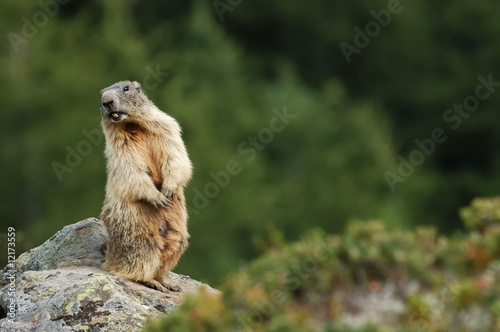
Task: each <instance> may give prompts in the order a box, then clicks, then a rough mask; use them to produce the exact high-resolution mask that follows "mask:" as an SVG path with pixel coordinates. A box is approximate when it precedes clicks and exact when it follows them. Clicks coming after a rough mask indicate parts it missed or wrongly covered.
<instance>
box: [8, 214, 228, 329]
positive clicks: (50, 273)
mask: <svg viewBox="0 0 500 332" xmlns="http://www.w3.org/2000/svg"><path fill="white" fill-rule="evenodd" d="M106 237H107V234H106V229H105V228H104V225H103V224H102V223H100V222H99V220H97V219H95V218H89V219H86V220H83V221H80V222H78V223H76V224H73V225H69V226H66V227H64V228H63V229H62V230H61V231H59V232H57V233H56V234H55V235H54V236H52V237H51V238H50V239H49V240H47V241H45V243H43V244H42V245H41V246H39V247H37V248H34V249H32V250H30V251H28V252H26V253H24V254H22V255H21V256H19V257H18V258H17V260H16V262H15V264H14V266H6V267H5V268H4V269H3V271H2V274H1V276H0V277H1V279H0V318H1V319H0V330H1V331H87V332H88V331H135V330H138V329H141V328H142V327H143V326H144V325H145V323H146V320H147V319H148V317H153V316H159V315H162V314H164V313H168V312H169V311H171V310H172V309H174V308H175V307H176V306H177V305H178V304H179V303H180V302H181V301H182V299H183V297H184V296H185V295H186V294H189V293H195V292H197V291H198V289H199V288H200V287H203V288H205V289H206V290H208V291H209V292H213V293H218V291H217V290H215V289H213V288H211V287H210V286H208V285H205V284H202V283H200V282H198V281H196V280H193V279H191V278H189V277H187V276H183V275H179V274H176V273H173V272H170V273H169V274H168V275H167V276H166V278H167V279H170V280H169V281H170V282H172V283H174V284H178V285H180V286H181V287H182V292H171V293H170V294H165V293H162V292H159V291H156V290H153V289H150V288H147V287H145V286H143V285H141V284H138V283H135V282H132V281H130V280H127V279H125V278H122V277H119V276H116V275H113V274H109V273H107V272H106V271H104V270H103V269H102V268H101V264H102V263H103V262H104V257H105V254H104V247H105V245H104V243H105V240H106ZM11 281H14V282H15V290H14V288H13V284H12V283H11ZM14 304H15V318H14V319H10V317H11V316H10V315H8V314H9V313H10V312H12V311H11V309H12V310H14V306H13V305H14Z"/></svg>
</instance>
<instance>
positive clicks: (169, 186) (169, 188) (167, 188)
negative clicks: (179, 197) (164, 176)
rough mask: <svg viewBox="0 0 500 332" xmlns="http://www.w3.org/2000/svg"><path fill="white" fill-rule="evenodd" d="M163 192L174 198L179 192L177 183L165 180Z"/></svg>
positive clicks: (166, 195)
mask: <svg viewBox="0 0 500 332" xmlns="http://www.w3.org/2000/svg"><path fill="white" fill-rule="evenodd" d="M161 192H162V193H163V195H165V197H168V198H169V199H172V198H173V197H174V195H175V193H176V192H177V184H175V183H167V182H165V183H163V186H162V187H161Z"/></svg>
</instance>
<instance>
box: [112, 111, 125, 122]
mask: <svg viewBox="0 0 500 332" xmlns="http://www.w3.org/2000/svg"><path fill="white" fill-rule="evenodd" d="M125 114H126V113H125V112H123V111H110V112H109V117H110V119H111V121H113V122H118V121H121V120H123V116H124V115H125Z"/></svg>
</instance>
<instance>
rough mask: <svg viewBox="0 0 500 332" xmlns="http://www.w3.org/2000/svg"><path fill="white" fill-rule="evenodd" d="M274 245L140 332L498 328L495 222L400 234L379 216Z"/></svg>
mask: <svg viewBox="0 0 500 332" xmlns="http://www.w3.org/2000/svg"><path fill="white" fill-rule="evenodd" d="M485 201H486V200H477V201H476V202H475V204H474V205H477V203H478V202H479V203H481V202H482V203H484V202H485ZM489 201H491V200H489ZM495 202H496V203H497V204H498V202H499V199H496V200H495ZM478 210H481V212H483V213H491V212H492V210H495V211H496V212H498V208H496V207H495V208H491V207H486V206H485V205H483V207H481V208H479V209H478ZM270 243H274V244H272V245H271V246H270V247H269V248H268V251H267V252H266V253H265V254H263V255H262V256H261V257H259V258H258V259H256V260H254V261H252V262H251V263H250V264H249V265H248V266H247V267H245V268H243V269H241V270H240V271H238V272H237V273H233V274H231V275H230V276H229V277H228V278H227V280H226V281H225V282H224V283H223V285H222V287H221V289H220V290H221V293H220V294H217V295H214V294H211V293H208V292H206V291H201V292H200V293H198V294H195V295H191V296H189V297H188V298H187V299H186V300H185V301H184V302H183V303H182V304H181V305H180V306H179V307H178V308H177V309H176V310H174V311H172V312H171V313H169V314H168V315H166V316H164V317H162V318H161V319H153V320H151V321H150V322H149V324H148V325H147V328H146V329H145V330H146V331H150V332H154V331H179V332H180V331H331V332H333V331H338V332H347V331H352V332H354V331H358V332H361V331H366V332H368V331H373V332H382V331H387V332H410V331H413V332H417V331H429V332H438V331H457V332H459V331H463V332H472V331H477V332H479V331H483V332H486V331H498V330H499V329H500V318H499V317H500V315H499V314H500V310H499V309H500V301H499V300H498V296H499V293H500V281H499V280H500V279H499V277H500V223H499V222H498V220H497V221H495V222H494V223H491V224H490V225H488V226H486V227H485V228H484V229H483V231H481V232H478V231H471V232H470V233H461V232H457V233H456V234H454V235H453V236H441V235H439V234H438V233H437V232H436V229H435V228H434V227H430V226H425V227H423V226H419V227H417V228H416V229H415V230H412V231H401V230H395V229H392V228H390V227H387V225H386V224H385V223H384V222H382V221H369V222H350V223H348V224H347V226H346V229H345V231H344V232H342V234H341V235H340V236H339V235H327V234H325V233H324V232H323V231H320V230H315V231H311V232H309V233H308V234H307V235H305V236H304V237H303V238H302V240H301V241H299V242H296V243H293V244H290V245H285V244H283V243H280V242H279V241H278V242H275V241H271V242H270Z"/></svg>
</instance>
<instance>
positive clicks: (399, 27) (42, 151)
mask: <svg viewBox="0 0 500 332" xmlns="http://www.w3.org/2000/svg"><path fill="white" fill-rule="evenodd" d="M61 2H63V1H61ZM222 2H224V1H222ZM224 3H226V4H228V2H224ZM231 4H232V5H228V6H229V7H230V9H227V10H225V11H221V9H220V8H219V7H217V8H215V7H214V6H213V2H210V1H201V0H198V1H196V0H193V1H183V2H175V3H173V2H172V3H171V2H163V3H161V2H155V3H144V2H139V1H137V0H126V1H125V0H123V1H117V0H106V1H94V0H90V1H69V2H67V3H66V4H61V5H58V4H57V2H56V1H55V0H42V1H41V2H35V1H33V2H20V1H14V0H6V1H3V2H2V3H1V4H0V9H1V12H2V13H3V16H2V20H0V31H1V32H2V35H3V36H4V42H3V47H2V48H0V68H1V69H2V70H0V77H1V79H2V81H3V82H4V84H3V88H2V89H0V100H2V108H3V123H4V124H5V125H4V127H3V130H2V131H1V133H0V137H1V140H2V158H3V162H2V163H1V164H0V174H2V181H1V186H2V187H1V190H0V193H1V195H2V196H1V201H2V211H1V212H2V213H1V216H2V217H1V221H0V227H1V228H3V229H4V230H3V231H2V230H1V229H0V233H2V236H3V237H2V239H1V240H2V242H1V244H2V245H1V248H0V249H1V250H4V249H5V248H6V245H5V244H6V241H5V239H6V234H5V233H6V228H7V227H8V226H14V227H15V228H16V230H17V232H16V243H17V247H16V250H17V252H16V253H17V254H20V253H21V252H22V251H25V250H27V249H29V248H31V247H33V246H36V245H38V244H40V243H41V242H43V241H44V240H45V239H47V238H48V237H50V236H51V235H52V234H54V233H55V232H56V231H57V230H59V229H60V228H61V227H62V226H63V225H66V224H70V223H74V222H77V221H79V220H82V219H84V218H87V217H90V216H98V215H99V214H100V209H101V205H102V200H103V196H104V185H105V178H106V175H105V160H104V157H103V147H104V145H103V142H102V141H101V142H100V143H95V144H94V142H93V141H91V140H90V139H89V138H88V136H86V135H85V133H93V134H95V133H96V131H99V132H100V130H101V129H100V119H99V111H98V109H99V106H100V105H99V104H100V97H99V91H100V90H101V89H102V88H103V87H106V86H109V85H110V84H112V83H114V82H116V81H119V80H124V79H131V80H137V81H139V82H141V83H142V84H143V87H144V89H145V90H146V93H147V94H148V96H149V97H150V98H151V99H152V100H153V101H154V102H155V103H156V104H157V105H158V106H159V107H160V109H162V110H163V111H165V112H167V113H169V114H170V115H172V116H173V117H175V118H176V119H178V120H179V122H180V123H181V126H182V127H183V130H184V139H185V142H186V145H187V148H188V151H189V153H190V156H191V159H192V161H193V164H194V166H195V174H194V178H193V180H192V181H191V183H190V185H189V187H188V188H187V190H186V197H187V201H188V205H189V209H190V221H189V223H190V224H189V230H190V233H191V235H192V237H191V244H190V248H189V250H188V252H187V253H186V254H185V255H184V256H183V258H182V260H181V263H180V265H179V266H178V267H177V268H176V271H177V272H179V273H183V274H190V275H191V276H192V277H193V278H196V279H199V280H202V281H207V282H210V283H212V284H215V285H216V284H217V283H219V282H220V281H221V280H222V276H223V275H225V274H226V273H227V272H229V271H231V270H234V269H235V266H237V265H239V264H241V263H244V262H246V261H247V260H249V259H250V258H252V257H255V256H256V254H257V250H255V249H254V248H255V246H254V242H259V239H260V238H262V237H265V234H266V233H267V232H268V230H269V229H277V230H279V231H282V232H283V234H284V235H283V237H284V238H285V239H286V240H295V239H298V238H299V237H300V235H301V234H303V233H304V232H306V231H307V230H309V229H310V228H312V227H320V228H322V229H323V230H325V231H326V232H328V233H331V232H338V231H340V230H342V229H343V227H344V223H345V222H346V221H347V220H350V219H353V218H360V219H369V218H382V219H384V220H386V221H387V222H388V223H389V224H391V225H393V226H398V227H410V226H412V225H415V224H417V223H423V224H432V225H436V226H437V227H439V228H440V229H441V230H443V231H451V230H454V229H456V228H460V227H461V226H460V224H459V223H458V222H457V220H458V216H457V213H456V211H457V209H458V207H460V206H462V205H464V204H465V203H466V202H468V201H470V199H471V198H472V197H474V196H491V195H495V194H498V189H497V188H499V187H500V175H498V174H496V169H498V166H499V164H500V158H499V157H498V155H497V154H496V145H497V144H496V143H497V142H498V137H499V136H498V135H499V132H500V131H499V130H497V127H498V123H500V121H497V120H498V118H499V117H500V115H499V114H498V112H497V111H496V110H497V109H498V106H499V104H500V98H499V97H498V95H497V94H495V93H492V94H491V97H489V98H488V99H487V100H485V101H481V103H480V105H479V107H478V109H477V111H475V112H474V113H470V114H467V115H468V116H467V118H465V117H464V118H463V119H462V120H463V121H462V123H461V126H460V127H459V128H457V129H456V130H454V129H452V128H450V125H449V123H447V122H446V121H445V120H444V119H443V114H444V113H445V111H447V109H449V108H450V107H452V105H453V104H454V103H462V102H463V100H464V98H466V97H467V96H469V95H471V94H473V93H474V91H475V88H476V86H477V85H478V79H477V77H478V76H479V75H482V76H483V77H488V75H490V74H491V75H492V76H493V80H494V81H496V80H497V75H496V73H497V72H498V71H497V69H498V66H499V64H498V59H500V38H498V37H499V36H500V24H499V23H498V19H497V18H498V10H499V7H498V4H495V3H493V2H491V1H487V0H480V1H474V2H472V0H464V1H461V2H458V3H453V4H451V3H450V4H444V3H436V2H433V1H430V0H420V1H412V2H410V1H408V2H401V6H402V7H403V10H402V11H401V12H400V13H399V14H397V15H392V17H391V22H390V23H389V24H388V25H387V26H386V27H381V29H380V33H379V34H378V35H376V36H374V37H372V38H370V39H371V40H370V43H369V44H368V45H367V46H366V47H363V48H362V49H361V51H360V52H359V54H353V55H352V57H351V62H350V63H348V62H347V61H346V59H345V58H344V55H343V53H342V50H341V49H340V47H339V44H340V43H341V42H345V43H349V44H353V45H354V41H355V38H356V32H355V31H354V30H353V28H355V27H359V28H360V29H361V30H363V31H364V30H365V25H366V24H367V23H368V22H370V21H374V20H375V19H374V16H373V14H371V13H370V11H372V10H373V11H375V12H377V13H380V11H381V10H385V9H386V8H387V6H388V4H387V1H379V0H376V1H361V2H359V1H358V2H352V1H340V2H339V1H336V2H335V1H334V2H332V1H326V0H320V1H316V2H313V3H309V2H303V1H273V2H266V1H262V0H255V1H241V2H237V1H233V2H231ZM229 7H228V8H229ZM221 17H222V18H223V21H221ZM478 21H480V22H481V24H477V23H476V22H478ZM498 80H500V76H498ZM285 111H286V112H287V113H288V114H290V117H289V118H288V119H285V120H281V122H277V120H275V118H276V117H277V115H276V114H283V113H284V112H285ZM278 118H279V116H278ZM273 124H274V125H276V124H278V125H279V128H282V129H280V130H273V128H275V129H276V128H277V127H276V126H274V127H273V126H272V125H273ZM435 128H443V130H444V131H445V133H446V135H447V137H448V138H447V140H446V141H445V142H444V143H442V144H438V145H437V146H436V147H435V152H434V153H433V154H431V155H430V156H428V157H427V156H426V158H425V160H424V162H423V164H422V165H421V166H418V167H415V168H414V170H413V171H412V172H410V173H411V174H410V175H409V176H407V177H406V176H405V177H404V179H403V182H400V183H397V184H396V185H395V189H396V190H395V192H392V191H391V190H390V187H389V186H388V184H387V181H386V178H385V176H384V174H385V173H386V172H387V171H390V172H393V173H395V174H397V173H398V167H399V166H400V159H398V158H397V157H398V156H401V157H402V158H405V159H406V160H408V158H409V157H410V156H411V152H412V151H415V149H417V146H416V144H415V142H414V140H416V139H418V140H425V139H428V138H429V137H430V135H431V132H432V130H433V129H435ZM89 146H90V148H89ZM75 151H76V152H75ZM75 153H76V154H77V156H75ZM54 162H56V163H59V164H60V165H65V166H68V165H69V164H71V165H73V166H68V167H69V169H70V171H66V172H63V173H62V174H61V172H59V176H58V175H57V172H56V171H55V170H54ZM59 164H57V165H59ZM229 169H231V170H235V169H236V170H238V172H236V171H235V172H233V173H234V175H230V176H229V182H228V180H227V177H225V176H224V172H227V171H228V170H229ZM236 173H237V174H236ZM60 177H62V181H60ZM214 178H216V179H217V180H215V179H214ZM201 196H203V197H201ZM4 251H5V252H6V249H5V250H4ZM6 256H7V255H6V254H5V255H0V263H2V264H0V265H3V264H4V263H5V261H6Z"/></svg>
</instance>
